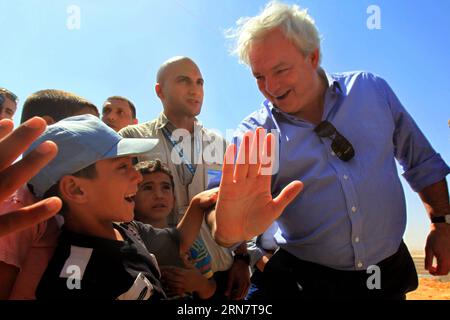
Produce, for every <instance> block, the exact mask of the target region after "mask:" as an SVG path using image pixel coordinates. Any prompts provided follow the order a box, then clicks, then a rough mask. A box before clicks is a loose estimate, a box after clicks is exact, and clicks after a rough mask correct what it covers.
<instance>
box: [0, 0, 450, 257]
mask: <svg viewBox="0 0 450 320" xmlns="http://www.w3.org/2000/svg"><path fill="white" fill-rule="evenodd" d="M288 2H289V3H293V2H294V1H288ZM265 3H266V1H259V0H252V1H242V0H223V1H211V0H165V1H156V0H130V1H119V0H71V1H65V0H16V1H7V0H0V26H1V28H2V41H1V43H0V52H1V59H0V86H3V87H7V88H9V89H11V90H12V91H14V92H15V93H17V94H18V96H19V97H20V99H21V101H22V102H23V101H24V100H25V99H26V97H27V96H28V95H29V94H31V93H33V92H35V91H37V90H40V89H45V88H56V89H63V90H67V91H72V92H75V93H77V94H79V95H82V96H84V97H86V98H88V99H89V100H91V101H93V102H94V103H95V104H96V105H97V106H98V107H101V105H102V103H103V101H104V99H105V98H106V97H108V96H110V95H117V94H118V95H124V96H127V97H129V98H131V99H132V100H133V101H134V102H135V104H136V106H137V108H138V111H137V113H138V118H139V120H140V121H146V120H150V119H152V118H154V117H156V116H157V114H158V113H159V112H160V110H161V106H160V103H159V100H158V99H157V97H156V95H155V93H154V90H153V87H154V82H155V80H154V79H155V74H156V71H157V69H158V66H159V65H160V64H161V63H162V62H163V61H164V60H166V59H167V58H169V57H172V56H175V55H186V56H190V57H192V58H193V59H194V60H195V61H196V62H197V63H198V65H199V67H200V69H201V71H202V73H203V76H204V78H205V101H204V104H203V111H202V114H201V116H200V119H201V120H202V122H203V123H204V124H205V125H206V126H207V127H209V128H215V129H218V130H220V131H221V132H222V133H223V134H225V132H226V130H230V129H234V128H235V127H236V126H237V124H238V123H239V122H240V121H241V120H242V119H243V118H244V117H245V116H246V115H248V114H249V113H251V112H252V111H254V110H255V109H256V108H258V107H259V105H260V102H261V101H262V96H261V94H260V93H259V92H258V90H257V88H256V85H255V81H254V80H253V79H252V77H251V74H250V72H249V70H248V69H247V67H245V66H243V65H240V64H239V63H238V61H237V59H236V57H234V56H230V55H229V54H228V49H229V48H230V45H231V43H230V42H228V41H226V39H225V37H224V30H226V29H228V28H230V27H233V26H234V25H235V21H236V20H237V19H238V18H239V17H241V16H252V15H255V14H257V13H258V12H259V11H260V9H261V8H262V7H263V6H264V5H265ZM295 3H297V4H299V5H300V6H302V7H305V8H308V9H309V13H310V14H311V15H312V16H313V18H314V19H315V21H316V24H317V26H318V28H319V31H320V33H321V35H322V38H323V42H322V54H323V63H322V66H323V67H324V68H325V69H326V70H327V71H328V72H340V71H349V70H368V71H371V72H373V73H376V74H378V75H381V76H382V77H384V78H385V79H386V80H387V81H388V82H389V84H390V85H391V86H392V88H393V89H394V91H395V92H396V93H397V95H398V97H399V98H400V100H401V101H402V102H403V104H404V105H405V106H406V108H407V109H408V110H409V112H410V113H411V114H412V116H413V117H414V118H415V120H416V122H417V123H418V124H419V126H420V127H421V128H422V130H423V131H424V133H425V134H426V136H427V137H428V139H429V140H430V142H431V143H432V144H433V146H434V147H435V148H436V149H437V150H438V151H439V152H440V153H441V155H442V156H443V158H444V159H445V160H446V162H447V163H450V148H449V142H450V129H449V128H448V124H447V121H448V120H449V119H450V86H449V84H448V81H447V74H448V72H449V71H450V61H449V58H448V57H450V19H449V18H448V17H449V16H450V1H448V0H434V1H432V2H429V1H425V0H408V1H406V0H397V1H387V0H372V1H362V0H361V1H357V0H341V1H336V0H308V1H306V0H305V1H295ZM430 4H432V5H430ZM71 5H74V6H76V7H77V8H79V10H80V20H79V21H80V28H79V29H72V30H71V29H70V28H68V27H67V22H68V20H69V22H70V21H73V20H70V18H71V17H73V15H71V13H68V8H69V7H70V6H71ZM370 5H376V6H378V8H379V9H380V13H381V20H380V21H381V29H374V30H370V29H369V28H368V27H367V24H366V22H367V19H368V18H370V16H371V15H372V13H367V8H368V7H369V6H370ZM20 111H21V106H19V110H18V113H17V115H16V117H15V120H16V123H18V122H19V118H20ZM404 186H405V191H406V197H407V204H408V210H409V214H408V218H409V219H408V228H407V233H406V236H405V238H406V241H407V243H408V244H410V245H411V246H412V247H414V248H422V247H423V245H424V241H425V237H426V235H427V233H428V229H429V221H428V219H427V217H426V215H425V213H424V209H423V206H422V204H421V202H420V200H419V199H418V197H417V195H416V194H413V193H412V192H411V191H410V189H409V187H408V186H407V185H406V184H405V183H404Z"/></svg>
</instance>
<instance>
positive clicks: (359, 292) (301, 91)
mask: <svg viewBox="0 0 450 320" xmlns="http://www.w3.org/2000/svg"><path fill="white" fill-rule="evenodd" d="M236 31H237V32H236V34H235V36H236V39H237V47H236V53H237V54H238V55H239V57H240V59H241V61H243V62H244V63H246V64H248V65H249V66H250V68H251V70H252V73H253V76H254V77H255V78H256V82H257V85H258V88H259V90H260V91H261V93H262V94H263V95H264V96H265V98H266V99H267V100H266V101H265V102H264V103H263V107H262V109H260V110H259V111H256V112H255V113H252V114H251V115H250V116H248V117H247V118H246V119H245V120H243V122H242V123H241V124H240V126H239V128H238V131H237V134H236V139H237V141H238V142H239V141H242V136H243V134H244V132H246V131H247V130H254V129H255V128H256V127H258V126H261V127H263V128H265V129H267V130H275V131H276V132H277V133H278V135H279V146H278V148H279V154H278V160H279V166H278V168H279V170H278V172H276V174H275V175H274V176H273V178H272V192H273V193H278V192H279V191H280V190H281V189H283V187H284V186H285V185H287V184H288V183H289V182H290V181H291V180H294V179H299V180H301V181H302V182H303V183H304V185H305V188H304V191H303V193H302V194H301V195H300V196H298V197H297V198H296V199H295V201H294V202H293V203H291V204H290V205H289V206H288V207H287V208H286V210H285V211H284V213H283V214H282V215H281V217H280V218H279V219H278V221H277V222H278V225H279V227H280V229H281V233H279V234H278V235H277V236H276V240H277V243H278V245H279V246H280V247H281V249H280V250H279V251H278V252H277V253H275V255H274V256H273V257H272V258H271V259H270V260H269V262H268V263H267V265H266V267H265V269H264V273H263V275H264V282H263V283H264V284H265V285H267V288H266V289H267V290H266V293H267V294H268V296H267V297H274V298H311V297H313V298H314V297H317V298H324V297H325V298H344V299H345V298H387V299H404V298H405V294H406V293H407V292H408V291H411V290H414V289H415V288H416V287H417V273H416V270H415V267H414V264H413V262H412V259H411V256H410V254H409V252H408V249H407V248H406V246H405V244H404V243H403V241H402V238H403V233H404V230H405V225H406V206H405V200H404V194H403V190H402V186H401V183H400V180H399V178H398V174H397V170H396V166H395V161H394V159H395V158H396V159H397V160H398V161H399V162H400V164H401V165H402V166H403V169H404V171H405V173H404V174H403V175H404V177H405V178H406V180H407V181H408V182H409V184H410V185H411V187H412V188H413V189H414V190H415V191H416V192H418V193H419V195H420V197H421V199H422V201H423V202H424V204H425V207H426V209H427V212H428V214H429V216H430V219H431V221H432V224H431V232H430V235H429V236H428V240H427V244H426V259H425V260H426V261H425V264H426V268H427V269H428V270H429V272H430V273H431V274H433V275H444V274H448V272H449V270H450V249H449V248H450V225H449V224H448V223H449V220H450V219H449V218H450V216H449V215H450V207H449V197H448V189H447V184H446V181H445V177H446V175H447V174H448V173H449V172H450V169H449V167H448V166H447V164H446V163H445V162H444V161H443V160H442V158H441V157H440V155H439V154H437V153H436V152H435V151H434V150H433V148H432V147H431V145H430V144H429V143H428V141H427V140H426V138H425V137H424V135H423V134H422V133H421V131H420V129H419V128H418V127H417V125H416V124H415V123H414V121H413V119H412V118H411V116H410V115H409V114H408V113H407V112H406V110H405V109H404V107H403V106H402V105H401V103H400V102H399V100H398V99H397V97H396V96H395V94H394V92H393V91H392V90H391V88H390V87H389V86H388V84H387V83H386V82H385V81H384V80H383V79H381V78H379V77H377V76H375V75H373V74H370V73H366V72H352V73H342V74H327V73H325V71H324V70H323V69H322V68H321V67H320V60H321V59H320V58H321V51H320V39H319V33H318V31H317V29H316V27H315V25H314V21H313V19H312V18H311V17H310V16H309V15H308V14H307V12H306V10H300V8H299V7H298V6H296V5H292V6H290V5H285V4H282V3H278V2H271V3H269V4H268V5H267V6H266V8H265V9H264V10H263V12H262V13H261V14H260V15H258V16H255V17H252V18H247V19H240V22H238V28H237V30H236ZM446 221H447V223H446ZM217 228H218V230H219V228H220V226H219V225H218V226H217ZM232 233H233V232H228V235H231V234H232ZM228 235H227V234H226V233H221V237H220V239H219V238H218V240H220V241H222V242H223V243H227V242H231V239H232V238H231V237H230V238H228ZM236 239H237V238H234V239H232V240H234V241H236ZM433 257H436V258H437V265H436V266H433ZM374 266H376V267H374ZM374 270H375V271H376V272H377V275H379V276H380V278H376V279H375V278H373V279H372V280H371V279H369V277H370V276H371V275H372V274H373V272H374ZM369 271H370V272H369ZM374 279H375V280H376V281H375V280H374ZM380 279H381V280H380ZM378 280H380V281H381V282H378ZM371 289H373V290H371Z"/></svg>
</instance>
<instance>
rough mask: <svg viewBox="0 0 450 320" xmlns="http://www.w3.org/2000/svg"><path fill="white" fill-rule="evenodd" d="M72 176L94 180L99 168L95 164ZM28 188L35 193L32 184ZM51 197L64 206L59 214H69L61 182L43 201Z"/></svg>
mask: <svg viewBox="0 0 450 320" xmlns="http://www.w3.org/2000/svg"><path fill="white" fill-rule="evenodd" d="M70 175H71V176H75V177H79V178H86V179H94V178H96V177H97V168H96V166H95V163H93V164H91V165H90V166H88V167H86V168H83V169H81V170H79V171H77V172H75V173H72V174H70ZM28 188H29V189H30V191H31V192H33V187H32V186H31V185H30V184H29V185H28ZM50 197H59V198H60V199H61V201H62V204H63V205H62V208H61V210H59V214H61V215H65V214H67V212H68V206H67V203H65V202H64V199H63V198H62V197H61V193H60V191H59V181H58V182H57V183H55V184H54V185H53V186H51V187H50V189H48V190H47V191H45V193H44V197H43V199H46V198H50Z"/></svg>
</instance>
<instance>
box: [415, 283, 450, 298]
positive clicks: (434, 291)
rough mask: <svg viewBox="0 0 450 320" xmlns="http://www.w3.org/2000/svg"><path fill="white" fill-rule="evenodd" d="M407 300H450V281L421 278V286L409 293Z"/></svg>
mask: <svg viewBox="0 0 450 320" xmlns="http://www.w3.org/2000/svg"><path fill="white" fill-rule="evenodd" d="M406 298H407V300H450V282H448V281H447V282H443V281H440V280H439V279H430V278H419V287H418V288H417V290H416V291H413V292H410V293H409V294H408V295H407V297H406Z"/></svg>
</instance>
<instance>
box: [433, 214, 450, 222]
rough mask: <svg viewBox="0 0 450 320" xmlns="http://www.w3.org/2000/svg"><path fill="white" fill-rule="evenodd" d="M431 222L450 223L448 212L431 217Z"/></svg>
mask: <svg viewBox="0 0 450 320" xmlns="http://www.w3.org/2000/svg"><path fill="white" fill-rule="evenodd" d="M431 222H432V223H447V224H450V214H447V215H445V216H440V217H431Z"/></svg>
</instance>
